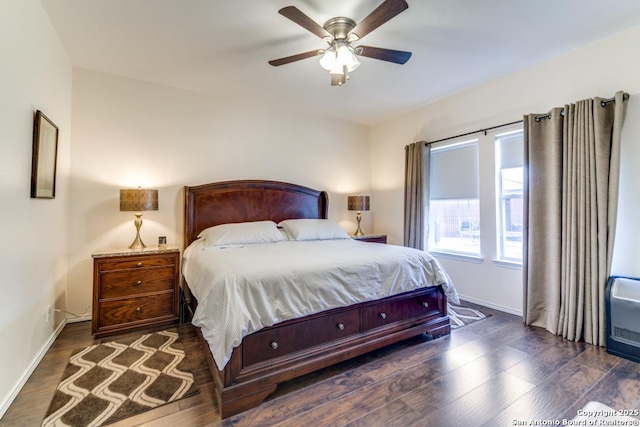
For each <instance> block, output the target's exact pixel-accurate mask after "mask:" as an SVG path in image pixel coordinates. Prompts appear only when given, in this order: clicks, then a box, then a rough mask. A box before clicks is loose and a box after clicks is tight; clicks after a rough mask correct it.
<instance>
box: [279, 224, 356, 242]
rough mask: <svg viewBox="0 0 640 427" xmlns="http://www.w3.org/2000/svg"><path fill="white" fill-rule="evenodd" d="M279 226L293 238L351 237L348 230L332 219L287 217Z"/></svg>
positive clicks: (326, 238)
mask: <svg viewBox="0 0 640 427" xmlns="http://www.w3.org/2000/svg"><path fill="white" fill-rule="evenodd" d="M278 226H279V227H282V228H284V231H285V232H286V233H287V235H289V238H291V239H292V240H332V239H349V235H348V234H347V232H346V231H344V230H343V229H342V227H340V226H339V225H338V223H337V222H335V221H333V220H331V219H287V220H284V221H282V222H280V224H278Z"/></svg>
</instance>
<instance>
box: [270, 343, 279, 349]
mask: <svg viewBox="0 0 640 427" xmlns="http://www.w3.org/2000/svg"><path fill="white" fill-rule="evenodd" d="M270 345H271V348H272V349H274V350H277V349H278V343H277V342H275V341H271V344H270Z"/></svg>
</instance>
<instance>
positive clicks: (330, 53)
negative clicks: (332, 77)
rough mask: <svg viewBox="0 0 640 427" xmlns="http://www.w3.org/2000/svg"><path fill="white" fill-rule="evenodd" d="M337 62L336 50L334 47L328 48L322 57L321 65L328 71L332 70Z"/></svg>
mask: <svg viewBox="0 0 640 427" xmlns="http://www.w3.org/2000/svg"><path fill="white" fill-rule="evenodd" d="M335 64H336V52H335V51H334V50H333V49H327V50H326V51H325V52H324V54H323V55H322V56H321V57H320V66H321V67H322V68H324V69H325V70H327V71H331V70H332V69H333V67H334V66H335Z"/></svg>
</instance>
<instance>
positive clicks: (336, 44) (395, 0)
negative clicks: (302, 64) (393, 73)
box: [269, 0, 411, 86]
mask: <svg viewBox="0 0 640 427" xmlns="http://www.w3.org/2000/svg"><path fill="white" fill-rule="evenodd" d="M408 8H409V5H408V4H407V2H406V1H405V0H385V1H384V2H383V3H382V4H381V5H380V6H378V7H377V8H376V9H375V10H374V11H373V12H371V13H370V14H369V15H368V16H367V17H366V18H364V19H363V20H362V21H361V22H360V23H357V24H356V22H355V21H354V20H353V19H350V18H345V17H341V16H339V17H336V18H331V19H329V20H328V21H327V22H325V23H324V25H323V26H320V25H319V24H317V23H316V22H315V21H313V20H312V19H311V18H309V17H308V16H307V15H305V14H304V13H302V12H301V11H300V10H299V9H298V8H296V7H295V6H287V7H284V8H282V9H280V10H279V11H278V13H279V14H280V15H282V16H284V17H286V18H289V19H290V20H292V21H293V22H295V23H296V24H298V25H300V26H301V27H303V28H305V29H306V30H308V31H310V32H312V33H313V34H315V35H316V36H318V37H320V38H321V39H323V40H325V41H326V42H327V43H328V44H329V47H327V48H326V49H319V50H311V51H309V52H304V53H299V54H297V55H292V56H287V57H284V58H280V59H274V60H272V61H269V64H271V65H273V66H274V67H277V66H280V65H284V64H289V63H291V62H295V61H299V60H301V59H306V58H311V57H313V56H321V58H320V66H322V68H324V69H325V70H327V71H329V73H330V74H331V86H342V85H343V84H345V83H346V82H347V79H349V73H350V72H351V71H353V70H355V69H356V68H358V67H359V66H360V61H359V60H358V56H366V57H368V58H373V59H380V60H382V61H388V62H394V63H396V64H404V63H405V62H407V61H408V60H409V58H411V52H405V51H401V50H392V49H383V48H380V47H372V46H356V47H354V46H352V45H351V44H352V43H353V42H355V41H357V40H360V39H362V38H363V37H364V36H366V35H367V34H369V33H370V32H371V31H373V30H375V29H376V28H378V27H379V26H381V25H382V24H384V23H385V22H387V21H389V20H390V19H391V18H393V17H394V16H396V15H398V14H399V13H401V12H403V11H404V10H406V9H408Z"/></svg>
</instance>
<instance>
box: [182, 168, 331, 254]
mask: <svg viewBox="0 0 640 427" xmlns="http://www.w3.org/2000/svg"><path fill="white" fill-rule="evenodd" d="M328 204H329V199H328V196H327V193H326V192H325V191H318V190H313V189H311V188H307V187H302V186H300V185H295V184H289V183H286V182H278V181H261V180H243V181H224V182H214V183H211V184H203V185H197V186H194V187H184V246H185V247H187V246H188V245H189V244H190V243H191V242H193V241H194V240H195V239H196V238H197V237H198V234H200V232H201V231H202V230H204V229H206V228H209V227H213V226H214V225H219V224H227V223H235V222H247V221H265V220H272V221H275V222H276V223H278V222H280V221H283V220H285V219H297V218H319V219H326V218H327V209H328Z"/></svg>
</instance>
